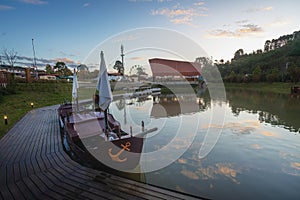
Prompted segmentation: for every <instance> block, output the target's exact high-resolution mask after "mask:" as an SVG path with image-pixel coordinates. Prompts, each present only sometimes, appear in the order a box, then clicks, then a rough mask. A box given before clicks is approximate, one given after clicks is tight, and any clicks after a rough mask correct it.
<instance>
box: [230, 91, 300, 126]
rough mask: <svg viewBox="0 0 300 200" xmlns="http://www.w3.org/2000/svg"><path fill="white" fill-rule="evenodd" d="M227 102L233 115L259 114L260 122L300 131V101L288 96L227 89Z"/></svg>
mask: <svg viewBox="0 0 300 200" xmlns="http://www.w3.org/2000/svg"><path fill="white" fill-rule="evenodd" d="M226 93H227V100H228V102H229V106H230V107H231V110H232V113H233V114H234V115H235V116H238V115H239V114H240V112H241V111H247V112H249V113H252V114H256V113H259V120H260V121H261V122H266V123H269V124H272V125H284V128H286V129H288V130H290V131H295V130H296V131H297V130H299V129H300V123H299V116H300V106H299V103H300V101H299V99H297V98H290V97H289V96H288V95H282V94H274V93H263V92H256V91H249V90H241V89H227V91H226Z"/></svg>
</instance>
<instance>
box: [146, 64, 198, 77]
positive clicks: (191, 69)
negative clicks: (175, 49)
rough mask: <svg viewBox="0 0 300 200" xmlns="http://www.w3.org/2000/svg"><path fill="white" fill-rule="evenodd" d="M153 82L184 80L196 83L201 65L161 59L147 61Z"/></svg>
mask: <svg viewBox="0 0 300 200" xmlns="http://www.w3.org/2000/svg"><path fill="white" fill-rule="evenodd" d="M149 63H150V67H151V70H152V74H153V80H154V81H155V80H157V78H158V79H159V80H168V81H176V80H182V78H185V79H186V80H188V81H198V77H199V76H200V75H201V64H200V63H196V62H188V61H178V60H168V59H161V58H153V59H149Z"/></svg>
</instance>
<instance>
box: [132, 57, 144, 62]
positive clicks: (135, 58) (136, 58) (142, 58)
mask: <svg viewBox="0 0 300 200" xmlns="http://www.w3.org/2000/svg"><path fill="white" fill-rule="evenodd" d="M129 59H130V60H135V61H139V60H145V59H146V58H145V57H131V58H129Z"/></svg>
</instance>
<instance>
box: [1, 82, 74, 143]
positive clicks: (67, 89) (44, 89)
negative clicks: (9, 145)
mask: <svg viewBox="0 0 300 200" xmlns="http://www.w3.org/2000/svg"><path fill="white" fill-rule="evenodd" d="M71 90H72V84H71V83H62V82H48V83H17V84H16V94H11V95H5V96H3V98H2V101H1V102H0V114H1V121H0V124H1V125H0V138H1V137H3V135H4V134H5V133H7V132H8V130H9V129H11V128H12V127H13V125H14V124H15V123H16V122H17V121H19V120H20V119H21V118H22V117H23V116H24V115H25V114H26V113H27V112H28V111H30V110H32V109H35V108H40V107H45V106H50V105H56V104H60V103H62V102H63V100H64V99H67V100H68V101H70V100H71ZM31 102H33V103H34V106H33V108H31V105H30V103H31ZM5 113H6V114H7V116H8V124H7V125H5V124H4V119H3V116H4V114H5Z"/></svg>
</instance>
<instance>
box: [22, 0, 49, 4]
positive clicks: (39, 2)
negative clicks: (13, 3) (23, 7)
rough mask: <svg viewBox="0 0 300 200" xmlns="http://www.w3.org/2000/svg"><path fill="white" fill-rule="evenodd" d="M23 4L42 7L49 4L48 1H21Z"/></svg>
mask: <svg viewBox="0 0 300 200" xmlns="http://www.w3.org/2000/svg"><path fill="white" fill-rule="evenodd" d="M20 1H21V2H23V3H27V4H33V5H42V4H47V3H48V2H47V1H42V0H20Z"/></svg>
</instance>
